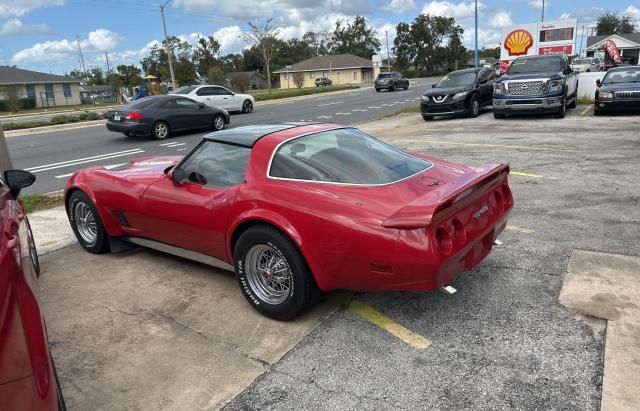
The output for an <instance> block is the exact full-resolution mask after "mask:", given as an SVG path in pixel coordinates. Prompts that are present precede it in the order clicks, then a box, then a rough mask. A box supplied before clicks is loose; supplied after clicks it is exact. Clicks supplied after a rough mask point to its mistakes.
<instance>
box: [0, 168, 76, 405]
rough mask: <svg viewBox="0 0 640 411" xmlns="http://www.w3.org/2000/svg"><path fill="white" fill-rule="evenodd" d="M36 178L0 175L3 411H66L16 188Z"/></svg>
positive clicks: (0, 384)
mask: <svg viewBox="0 0 640 411" xmlns="http://www.w3.org/2000/svg"><path fill="white" fill-rule="evenodd" d="M34 181H35V176H34V175H33V174H31V173H29V172H27V171H22V170H8V171H5V172H4V175H3V177H2V178H0V227H2V228H3V233H2V235H1V236H0V402H1V403H2V406H0V408H2V409H3V410H7V411H9V410H16V411H17V410H20V411H22V410H33V411H42V410H65V409H66V408H65V403H64V398H63V397H62V391H61V390H60V384H59V382H58V378H57V375H56V372H55V368H54V365H53V360H52V359H51V354H50V352H49V345H48V342H47V329H46V326H45V322H44V317H43V315H42V312H41V310H40V306H39V303H38V294H39V291H38V281H37V277H38V276H39V274H40V263H39V261H38V253H37V252H36V247H35V243H34V241H33V233H32V232H31V227H30V226H29V219H28V218H27V216H26V214H25V211H24V208H23V207H22V203H21V201H20V200H19V199H18V195H19V194H20V190H21V189H23V188H25V187H28V186H30V185H31V184H33V182H34Z"/></svg>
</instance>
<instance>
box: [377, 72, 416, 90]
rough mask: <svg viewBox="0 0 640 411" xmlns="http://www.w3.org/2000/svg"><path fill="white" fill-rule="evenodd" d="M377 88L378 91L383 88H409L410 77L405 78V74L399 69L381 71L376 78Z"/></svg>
mask: <svg viewBox="0 0 640 411" xmlns="http://www.w3.org/2000/svg"><path fill="white" fill-rule="evenodd" d="M375 88H376V91H378V92H379V91H380V90H383V89H386V90H389V91H396V90H397V89H399V88H402V89H405V90H406V89H408V88H409V79H407V78H404V76H403V75H402V74H400V73H399V72H397V71H391V72H389V73H380V74H378V78H377V79H376V82H375Z"/></svg>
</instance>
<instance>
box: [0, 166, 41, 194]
mask: <svg viewBox="0 0 640 411" xmlns="http://www.w3.org/2000/svg"><path fill="white" fill-rule="evenodd" d="M4 181H6V182H7V185H8V186H9V191H10V193H11V195H12V196H13V197H14V198H17V197H18V195H19V194H20V190H22V189H23V188H26V187H29V186H30V185H32V184H33V183H34V182H35V181H36V176H34V175H33V174H31V173H30V172H28V171H24V170H7V171H5V172H4Z"/></svg>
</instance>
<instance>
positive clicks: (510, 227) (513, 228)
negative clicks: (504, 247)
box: [507, 225, 536, 234]
mask: <svg viewBox="0 0 640 411" xmlns="http://www.w3.org/2000/svg"><path fill="white" fill-rule="evenodd" d="M507 230H510V231H517V232H518V233H523V234H532V233H535V232H536V230H532V229H530V228H522V227H516V226H513V225H508V226H507Z"/></svg>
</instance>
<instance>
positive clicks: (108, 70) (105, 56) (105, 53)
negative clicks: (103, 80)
mask: <svg viewBox="0 0 640 411" xmlns="http://www.w3.org/2000/svg"><path fill="white" fill-rule="evenodd" d="M104 58H105V60H107V75H109V72H110V71H111V68H109V55H108V54H107V52H106V51H105V52H104Z"/></svg>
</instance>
